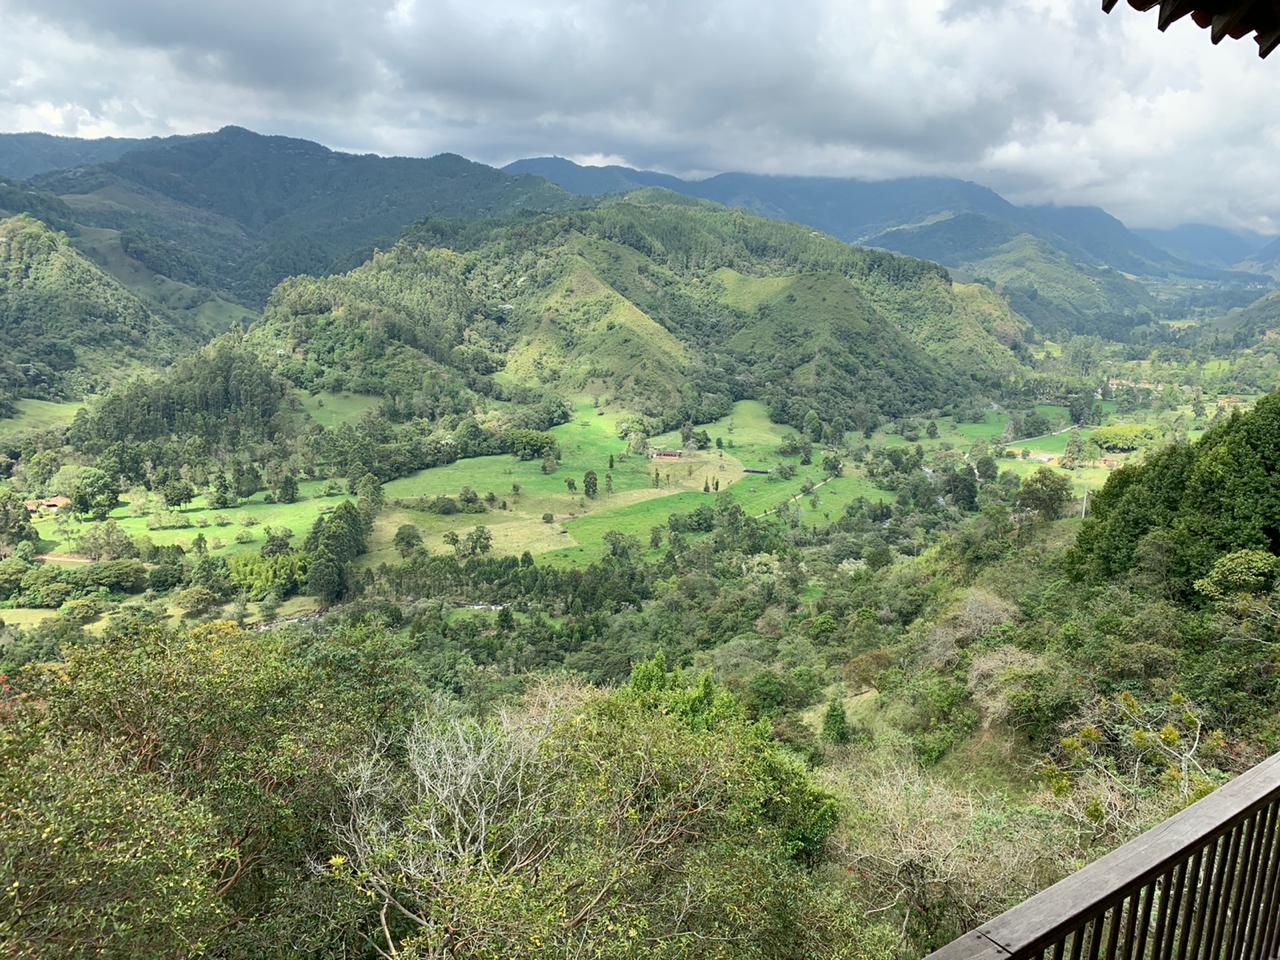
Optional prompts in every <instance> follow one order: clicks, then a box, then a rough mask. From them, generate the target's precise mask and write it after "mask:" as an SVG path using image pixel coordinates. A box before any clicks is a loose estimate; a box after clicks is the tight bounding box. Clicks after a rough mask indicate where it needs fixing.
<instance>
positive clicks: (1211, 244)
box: [1133, 223, 1271, 270]
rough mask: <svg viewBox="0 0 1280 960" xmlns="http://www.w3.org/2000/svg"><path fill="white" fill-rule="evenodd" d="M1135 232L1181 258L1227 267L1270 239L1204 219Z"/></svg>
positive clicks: (1220, 268) (1207, 264)
mask: <svg viewBox="0 0 1280 960" xmlns="http://www.w3.org/2000/svg"><path fill="white" fill-rule="evenodd" d="M1133 232H1134V233H1136V234H1137V235H1138V236H1140V237H1142V238H1143V239H1144V240H1148V241H1150V242H1151V243H1153V244H1155V245H1156V246H1157V247H1159V248H1160V249H1162V250H1165V251H1167V252H1168V253H1170V254H1172V255H1173V256H1175V257H1178V258H1179V259H1181V260H1187V261H1190V262H1191V263H1198V264H1201V265H1202V266H1206V267H1214V268H1216V269H1219V270H1230V269H1231V268H1232V267H1234V266H1235V265H1236V264H1238V263H1241V262H1242V261H1245V260H1248V259H1249V257H1251V256H1252V255H1253V254H1255V253H1257V252H1258V251H1259V250H1261V249H1262V248H1263V247H1265V246H1266V245H1267V243H1268V242H1269V241H1270V239H1271V238H1270V237H1265V236H1263V235H1262V234H1259V233H1253V232H1252V231H1249V230H1227V229H1226V228H1224V227H1215V226H1211V225H1209V224H1206V223H1184V224H1181V225H1180V226H1177V227H1173V228H1170V229H1167V230H1151V229H1145V230H1144V229H1138V230H1134V231H1133Z"/></svg>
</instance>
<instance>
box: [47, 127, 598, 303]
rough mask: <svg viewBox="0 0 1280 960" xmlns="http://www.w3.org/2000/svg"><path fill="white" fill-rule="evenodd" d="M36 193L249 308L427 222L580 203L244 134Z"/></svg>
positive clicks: (67, 179) (157, 147) (69, 177)
mask: <svg viewBox="0 0 1280 960" xmlns="http://www.w3.org/2000/svg"><path fill="white" fill-rule="evenodd" d="M33 182H34V183H35V184H36V185H37V186H38V187H39V188H40V189H42V190H45V191H48V192H52V193H55V194H58V195H60V196H62V197H63V199H64V200H66V201H67V202H68V203H69V204H70V206H71V207H72V208H73V209H74V211H75V216H76V218H77V219H78V220H79V221H80V222H82V223H85V224H87V225H90V226H95V227H102V228H110V229H113V230H122V231H131V232H132V233H134V234H135V235H136V236H138V237H139V238H142V241H143V242H146V243H147V244H149V245H152V246H155V245H164V244H177V245H178V246H179V247H180V248H181V250H182V251H183V252H184V254H185V255H186V256H187V257H190V258H192V259H193V262H194V263H195V264H196V265H198V268H199V269H200V271H201V276H202V280H203V282H204V283H206V284H207V285H210V286H213V287H215V288H217V289H219V290H221V291H224V292H227V293H230V294H232V295H234V296H235V297H237V298H238V299H241V300H243V301H244V302H247V303H261V301H263V300H265V298H266V296H267V295H268V294H269V293H270V292H271V289H272V288H273V287H274V286H275V285H276V284H277V283H278V282H279V281H280V280H281V279H283V278H284V277H287V276H290V275H292V274H296V273H324V272H328V271H331V270H334V269H342V268H344V267H349V266H353V265H355V264H356V263H359V262H360V261H361V260H363V259H364V258H365V257H367V256H368V255H369V253H371V252H372V249H373V247H374V246H375V245H376V244H379V243H388V242H390V241H391V240H392V239H394V238H395V236H396V235H397V234H398V233H399V232H400V230H401V228H403V227H404V226H405V225H406V224H408V223H411V222H413V221H414V220H417V219H419V218H421V217H424V216H428V215H433V214H434V215H444V216H460V215H463V216H485V215H508V214H514V213H517V212H519V211H521V210H524V209H532V210H545V209H556V208H560V207H565V206H570V205H572V204H573V200H572V198H571V197H570V196H569V195H568V194H566V193H564V192H563V191H562V190H559V189H558V188H556V187H554V186H552V185H551V184H549V183H547V182H546V181H543V180H539V179H536V178H532V177H511V176H507V175H505V174H502V173H500V172H499V171H497V170H494V169H493V168H491V167H486V166H484V165H483V164H477V163H472V162H471V161H469V160H465V159H463V158H462V157H458V156H452V155H447V154H446V155H441V156H439V157H434V158H432V159H430V160H422V159H414V158H401V157H391V158H384V157H376V156H356V155H353V154H344V153H337V152H334V151H332V150H329V149H327V148H325V147H322V146H320V145H319V144H315V143H311V142H309V141H305V140H293V139H289V138H286V137H265V136H261V135H259V134H256V133H252V132H250V131H248V130H244V129H241V128H239V127H226V128H224V129H222V130H219V131H218V132H216V133H210V134H201V135H199V136H193V137H179V138H173V139H171V140H166V141H162V142H160V143H156V144H146V145H145V146H142V147H140V148H139V149H136V150H132V151H129V152H127V153H124V154H122V155H121V156H119V157H118V158H116V159H113V160H110V161H108V162H105V163H100V164H97V165H92V166H81V167H76V168H75V169H72V170H67V171H62V172H51V173H49V174H46V175H44V176H41V177H37V178H36V179H35V180H34V181H33ZM177 279H182V278H181V277H178V278H177Z"/></svg>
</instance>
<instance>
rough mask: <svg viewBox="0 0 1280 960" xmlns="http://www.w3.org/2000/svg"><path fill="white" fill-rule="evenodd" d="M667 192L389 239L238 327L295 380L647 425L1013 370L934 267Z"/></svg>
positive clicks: (949, 385) (985, 312)
mask: <svg viewBox="0 0 1280 960" xmlns="http://www.w3.org/2000/svg"><path fill="white" fill-rule="evenodd" d="M668 198H669V195H667V196H664V195H663V194H661V193H656V194H649V195H644V194H637V195H635V196H633V197H631V198H629V199H627V200H624V201H618V202H611V203H607V204H603V205H601V206H599V207H598V208H596V209H595V210H592V211H589V212H584V213H576V214H568V215H554V216H547V217H544V218H542V219H538V220H534V221H531V222H529V223H526V224H520V225H517V226H510V227H505V228H499V229H496V230H495V232H494V233H493V235H492V237H491V238H490V239H489V240H488V241H487V242H482V243H480V244H479V245H478V246H476V247H475V248H474V249H471V250H469V251H467V252H465V253H461V254H458V253H450V252H447V251H444V250H434V251H430V250H426V249H424V248H423V247H421V246H419V245H417V244H416V243H415V242H414V241H413V240H412V239H406V240H405V241H402V242H401V244H399V245H398V246H397V247H396V248H394V249H393V250H391V251H389V252H387V253H382V254H378V255H377V256H376V257H375V258H374V259H373V260H371V261H370V262H369V263H368V264H366V265H365V266H363V267H360V268H359V269H357V270H356V271H353V272H352V273H350V274H347V275H346V276H344V277H332V278H327V279H319V280H311V279H296V280H291V281H289V282H287V283H286V284H284V285H283V286H282V287H281V288H280V289H279V290H278V291H277V292H276V294H275V295H274V296H273V298H272V301H271V303H270V304H269V305H268V308H267V311H266V313H265V315H264V318H263V321H262V323H261V324H259V325H257V326H256V327H255V328H254V329H253V330H252V331H251V333H250V342H252V343H256V344H259V345H260V347H261V349H262V350H263V351H264V356H267V357H268V358H269V357H270V356H271V354H272V352H273V351H274V353H275V355H276V357H277V358H278V359H277V360H276V361H275V362H276V363H277V364H278V365H279V367H280V369H281V370H282V372H283V373H284V374H285V375H286V376H288V377H289V378H290V379H292V380H293V381H294V382H295V383H298V384H299V385H301V386H305V387H308V388H319V387H325V388H326V389H354V390H357V391H360V392H370V393H378V394H382V395H395V396H400V397H403V398H404V402H405V403H407V404H409V405H410V406H415V407H416V408H417V409H426V408H427V407H428V406H430V405H431V404H435V403H438V400H436V399H427V398H426V396H425V395H426V394H431V395H434V396H435V397H437V398H438V397H439V396H440V395H441V394H445V395H456V394H457V393H458V391H459V390H460V389H462V388H463V387H464V386H465V387H467V388H469V389H473V390H474V389H478V390H480V391H481V392H484V393H488V394H490V395H500V394H501V393H502V391H503V390H504V389H506V388H507V387H509V386H512V385H524V386H538V387H542V388H555V389H559V390H570V391H589V392H594V393H600V394H608V395H609V396H611V397H612V398H614V399H616V400H617V401H619V402H623V403H626V404H628V405H630V406H633V407H635V408H636V409H638V410H639V411H640V412H642V413H644V414H645V415H646V416H649V417H652V418H654V419H655V420H657V421H659V422H660V423H661V424H663V425H664V428H665V427H668V426H671V425H676V424H679V423H681V422H683V421H684V420H688V419H693V420H698V421H701V420H707V419H713V418H714V417H716V416H720V415H723V413H725V412H726V411H727V410H728V405H729V404H730V403H731V402H733V401H734V400H740V399H763V400H765V401H766V402H767V403H768V404H769V406H770V409H771V410H772V411H774V414H775V419H777V420H779V421H780V422H789V423H792V424H794V425H795V426H797V427H799V426H800V425H801V421H802V420H803V418H804V415H805V414H806V413H807V412H808V410H809V409H810V408H813V407H817V408H819V409H823V410H824V411H826V416H827V417H828V418H835V417H840V418H842V419H843V420H844V421H845V422H846V423H848V424H857V425H859V428H861V426H862V425H867V424H870V423H871V422H872V420H873V419H874V418H876V417H880V416H885V415H889V416H893V415H898V414H901V413H905V412H906V411H908V410H910V409H914V408H918V407H921V406H945V405H946V404H947V403H948V402H952V401H954V400H956V399H957V398H963V397H966V396H971V395H974V394H975V393H977V392H978V391H979V390H980V389H981V384H982V383H984V382H985V383H989V384H990V383H994V382H996V381H1000V380H1007V378H1008V377H1011V376H1016V375H1017V373H1018V371H1019V370H1020V369H1021V364H1020V361H1019V360H1018V357H1017V355H1016V354H1015V352H1014V350H1013V347H1014V346H1015V345H1017V344H1023V345H1025V341H1026V339H1027V338H1029V336H1030V334H1029V331H1028V329H1027V327H1026V325H1025V324H1024V323H1022V322H1021V321H1020V320H1019V319H1018V318H1017V317H1016V316H1015V315H1013V314H1012V313H1011V312H1010V311H1009V310H1008V309H1007V307H1005V306H1004V305H1003V304H1002V303H1000V302H999V301H998V300H997V299H995V298H993V297H990V296H987V295H984V294H982V293H980V292H978V291H977V290H976V289H974V288H964V289H958V288H955V287H953V285H952V283H951V282H950V279H949V277H948V276H947V274H946V273H945V271H942V270H940V269H938V268H937V267H934V266H931V265H928V264H923V263H919V262H917V261H910V260H907V259H905V258H900V257H894V256H890V255H886V254H879V253H873V252H870V251H859V250H855V249H853V248H850V247H847V246H845V245H843V244H840V243H837V242H835V241H832V240H830V239H828V238H824V237H821V236H813V235H811V234H810V232H809V231H806V230H804V229H802V228H798V227H793V226H788V225H782V224H776V223H772V222H769V221H766V220H762V219H759V218H754V217H748V216H745V215H743V214H740V213H731V212H728V211H725V210H723V208H717V207H714V206H711V205H697V204H692V205H691V204H689V203H687V202H685V203H671V202H670V201H669V199H668ZM410 236H411V237H412V236H413V232H412V231H411V233H410ZM424 373H425V374H426V375H425V376H424ZM490 375H493V377H492V381H491V380H490ZM411 396H413V397H415V398H414V399H410V397H411ZM695 398H696V399H695Z"/></svg>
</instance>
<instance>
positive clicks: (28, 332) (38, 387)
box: [0, 215, 193, 398]
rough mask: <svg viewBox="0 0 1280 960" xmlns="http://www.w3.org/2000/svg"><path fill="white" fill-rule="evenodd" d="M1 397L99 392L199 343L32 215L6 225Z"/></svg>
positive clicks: (0, 265)
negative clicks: (142, 366) (138, 369)
mask: <svg viewBox="0 0 1280 960" xmlns="http://www.w3.org/2000/svg"><path fill="white" fill-rule="evenodd" d="M0 331H2V332H3V342H4V344H5V355H4V357H3V359H2V360H0V395H3V396H5V397H8V398H12V397H15V396H23V397H46V398H47V397H56V396H61V395H66V394H83V393H86V392H96V391H97V390H99V389H100V388H101V387H103V386H104V385H106V384H107V383H110V382H113V381H115V380H118V379H120V378H122V377H123V376H124V375H125V374H127V373H128V372H129V371H130V370H131V369H133V368H135V367H136V366H137V365H138V364H140V363H147V362H152V361H155V362H159V361H163V360H167V359H172V357H173V356H174V355H175V354H176V352H177V351H178V350H180V349H181V348H183V347H184V346H185V347H190V346H191V345H193V344H192V342H191V341H189V340H187V339H186V338H184V337H183V336H182V335H181V333H180V332H179V331H177V330H175V329H174V328H173V327H171V326H170V325H169V324H168V323H166V322H165V321H164V320H163V319H161V318H160V317H158V316H157V315H156V314H155V313H154V312H153V311H152V310H151V309H149V308H148V307H147V306H146V305H145V304H144V303H143V302H142V301H140V300H139V299H138V298H137V297H135V296H134V295H133V294H132V293H130V292H129V291H128V290H127V289H125V287H124V286H123V285H121V284H120V283H119V282H118V281H117V280H115V279H114V278H112V277H111V276H109V275H107V274H106V273H105V272H103V271H102V270H101V269H100V268H99V267H97V266H96V265H95V264H94V263H93V262H92V261H90V260H89V259H88V258H86V257H85V256H83V255H82V254H80V253H79V252H78V251H77V250H76V249H75V248H74V247H73V246H72V245H71V242H70V241H69V240H68V239H67V237H66V235H65V234H62V233H58V232H56V231H54V230H51V229H50V228H49V227H47V226H46V225H44V224H43V223H41V222H40V221H38V220H35V219H33V218H31V217H28V216H26V215H20V216H17V217H11V218H9V219H7V220H4V221H0Z"/></svg>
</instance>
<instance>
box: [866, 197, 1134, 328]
mask: <svg viewBox="0 0 1280 960" xmlns="http://www.w3.org/2000/svg"><path fill="white" fill-rule="evenodd" d="M875 243H876V244H877V245H878V246H882V247H886V248H888V249H891V250H898V251H900V252H902V253H906V254H908V255H910V256H916V257H923V258H925V259H929V260H936V261H937V262H939V263H944V264H946V265H948V266H950V267H953V268H955V269H956V270H957V271H959V272H961V273H963V274H965V275H968V276H970V277H973V278H978V279H982V280H984V281H986V282H988V283H991V284H992V285H993V286H994V287H995V288H996V289H998V290H999V291H1000V292H1001V293H1003V294H1004V296H1005V297H1006V298H1007V299H1008V301H1009V304H1010V305H1011V306H1012V308H1013V309H1014V310H1016V311H1017V312H1018V313H1020V314H1021V315H1022V316H1024V317H1026V318H1027V319H1028V320H1030V321H1031V323H1032V324H1033V325H1034V326H1035V327H1036V328H1037V329H1039V330H1042V331H1044V332H1045V333H1048V334H1051V335H1057V334H1059V333H1061V332H1063V331H1066V332H1074V333H1101V334H1103V335H1106V336H1110V337H1116V338H1124V337H1125V335H1126V334H1127V332H1128V331H1129V330H1130V329H1132V328H1133V327H1135V326H1141V325H1144V324H1148V323H1151V322H1152V319H1153V317H1154V316H1155V315H1156V313H1157V311H1158V309H1159V304H1158V303H1157V301H1156V300H1155V298H1154V297H1153V296H1152V295H1151V294H1150V293H1149V292H1148V290H1147V288H1146V287H1144V286H1143V285H1142V284H1141V283H1139V282H1137V281H1136V280H1135V279H1133V278H1132V277H1130V276H1127V275H1125V274H1123V273H1120V272H1118V271H1117V270H1113V269H1110V268H1108V267H1099V266H1091V265H1089V264H1087V263H1082V262H1081V261H1078V260H1073V259H1071V258H1070V257H1068V256H1067V255H1066V254H1064V253H1063V252H1062V251H1061V250H1060V249H1059V248H1057V247H1055V246H1054V245H1053V244H1051V243H1049V242H1048V241H1046V240H1044V239H1041V238H1039V237H1036V236H1033V235H1032V234H1030V233H1026V232H1022V231H1019V230H1018V229H1017V228H1016V227H1014V226H1012V225H1010V224H1008V223H1004V222H1000V221H997V220H992V219H990V218H988V217H983V216H979V215H977V214H965V215H961V216H956V217H950V218H947V219H943V220H939V221H935V222H932V223H928V224H925V225H922V226H916V227H902V228H899V229H895V230H892V231H889V232H887V233H884V234H881V235H880V236H879V237H877V238H876V240H875Z"/></svg>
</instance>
